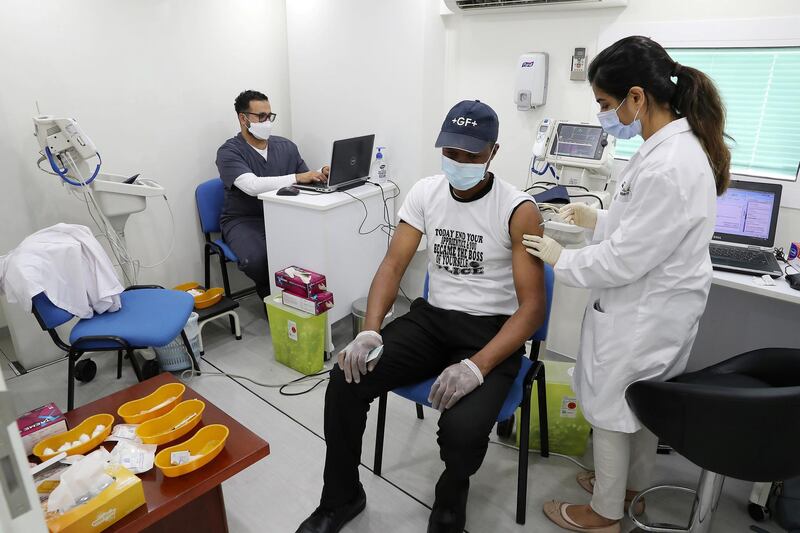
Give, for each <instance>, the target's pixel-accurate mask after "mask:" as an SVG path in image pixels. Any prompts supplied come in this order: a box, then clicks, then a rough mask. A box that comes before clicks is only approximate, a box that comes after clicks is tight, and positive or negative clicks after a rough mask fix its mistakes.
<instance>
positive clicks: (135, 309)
mask: <svg viewBox="0 0 800 533" xmlns="http://www.w3.org/2000/svg"><path fill="white" fill-rule="evenodd" d="M120 299H121V300H122V308H121V309H120V310H119V311H116V312H113V313H103V314H102V315H95V316H93V317H92V318H86V319H82V320H80V321H79V322H78V323H77V324H75V326H74V327H73V328H72V331H71V332H70V335H69V344H67V343H65V342H64V341H62V340H61V338H60V337H59V336H58V333H57V332H56V328H57V327H58V326H60V325H62V324H64V323H66V322H68V321H70V320H72V319H73V318H74V315H73V314H72V313H70V312H69V311H65V310H64V309H61V308H60V307H57V306H56V305H55V304H53V302H51V301H50V299H49V298H48V297H47V295H46V294H45V293H43V292H40V293H39V294H37V295H36V296H34V297H33V299H32V303H33V309H32V310H33V314H34V316H35V317H36V320H37V321H38V322H39V325H40V326H41V327H42V329H43V330H45V331H47V332H48V333H49V334H50V337H51V338H52V339H53V342H55V343H56V346H58V347H59V348H61V349H62V350H64V351H66V352H67V358H68V360H69V366H68V370H67V387H68V389H67V410H68V411H71V410H72V408H73V407H74V401H75V367H76V363H78V359H80V358H81V356H82V355H83V354H84V353H86V352H105V351H113V350H117V379H119V378H120V377H121V376H122V352H123V351H125V352H126V353H127V356H128V358H129V359H130V361H131V365H132V366H133V370H134V372H135V373H136V379H138V380H139V381H142V371H141V369H140V368H139V366H138V365H137V363H136V360H135V358H134V355H133V350H134V349H136V348H148V347H151V346H165V345H167V344H169V343H170V342H171V341H172V340H173V339H174V338H176V337H177V336H178V335H179V334H180V336H181V338H182V339H183V344H184V346H186V350H187V351H188V352H189V356H190V357H191V358H192V363H193V364H194V368H200V367H199V366H198V364H197V359H195V357H194V353H193V352H192V346H191V344H190V343H189V339H188V338H187V337H186V333H185V332H184V331H183V328H184V326H185V325H186V321H187V320H188V319H189V315H190V314H191V313H192V309H193V308H194V298H192V296H191V295H190V294H188V293H186V292H183V291H171V290H165V289H163V288H161V287H158V286H156V285H148V286H133V287H129V288H127V289H125V292H123V293H122V294H120ZM86 362H88V361H81V363H86ZM95 368H96V367H95ZM92 377H94V372H91V377H89V379H84V381H91V378H92Z"/></svg>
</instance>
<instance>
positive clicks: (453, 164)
mask: <svg viewBox="0 0 800 533" xmlns="http://www.w3.org/2000/svg"><path fill="white" fill-rule="evenodd" d="M488 165H489V162H488V161H487V162H486V163H459V162H458V161H453V160H452V159H450V158H449V157H447V156H445V155H442V171H443V172H444V175H445V177H446V178H447V181H449V182H450V185H452V186H453V188H454V189H456V190H457V191H467V190H469V189H471V188H473V187H474V186H476V185H477V184H478V183H480V182H481V180H483V178H484V177H485V176H486V169H487V167H488Z"/></svg>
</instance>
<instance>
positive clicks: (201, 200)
mask: <svg viewBox="0 0 800 533" xmlns="http://www.w3.org/2000/svg"><path fill="white" fill-rule="evenodd" d="M194 198H195V202H196V203H197V214H198V215H199V216H200V228H201V229H202V230H203V236H204V237H205V239H206V242H205V247H204V252H203V262H204V265H205V285H204V286H205V287H206V288H208V287H210V286H211V256H212V255H216V256H217V257H219V268H220V271H221V272H222V287H223V288H224V289H225V295H226V296H229V297H230V298H234V299H238V298H242V297H244V296H248V295H250V294H253V293H254V292H255V291H256V288H255V285H254V286H252V287H248V288H246V289H242V290H240V291H236V292H235V293H232V292H231V284H230V281H229V280H228V266H227V264H228V263H229V262H231V263H238V262H239V258H238V257H236V254H235V253H233V250H231V248H230V246H228V245H227V244H226V243H225V240H224V239H223V238H222V235H220V238H219V239H214V238H212V234H213V233H220V234H221V232H222V230H221V229H220V227H219V217H220V215H221V214H222V204H223V202H224V200H225V186H224V185H223V184H222V180H221V179H219V178H213V179H210V180H208V181H205V182H203V183H201V184H200V185H198V186H197V189H195V191H194ZM231 320H233V319H231ZM231 328H233V322H231Z"/></svg>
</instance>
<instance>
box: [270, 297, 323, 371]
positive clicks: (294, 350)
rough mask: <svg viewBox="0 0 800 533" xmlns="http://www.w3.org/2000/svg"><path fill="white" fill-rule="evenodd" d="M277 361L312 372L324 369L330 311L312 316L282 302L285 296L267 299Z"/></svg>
mask: <svg viewBox="0 0 800 533" xmlns="http://www.w3.org/2000/svg"><path fill="white" fill-rule="evenodd" d="M264 303H265V304H266V306H267V316H268V317H269V331H270V334H271V335H272V347H273V349H274V350H275V360H276V361H278V362H279V363H282V364H284V365H286V366H288V367H289V368H293V369H295V370H297V371H298V372H300V373H302V374H305V375H309V374H316V373H317V372H319V371H320V370H322V365H323V362H324V359H325V329H326V325H327V320H328V313H322V314H320V315H316V316H315V315H310V314H308V313H304V312H303V311H300V310H298V309H293V308H291V307H288V306H286V305H283V303H282V302H281V295H280V294H279V295H277V296H267V297H266V298H264Z"/></svg>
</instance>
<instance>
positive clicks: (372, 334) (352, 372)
mask: <svg viewBox="0 0 800 533" xmlns="http://www.w3.org/2000/svg"><path fill="white" fill-rule="evenodd" d="M382 344H383V337H381V336H380V334H378V332H376V331H362V332H361V333H359V334H358V335H357V336H356V338H355V339H353V341H352V342H351V343H350V344H348V345H347V346H346V347H345V349H344V350H342V351H341V352H339V356H338V362H339V368H341V369H342V370H344V379H345V380H346V381H347V382H348V383H352V382H353V381H355V382H356V383H359V382H360V381H361V376H362V375H364V376H365V375H366V374H367V372H372V370H373V369H374V368H375V365H377V364H378V359H380V356H378V357H377V358H375V359H373V360H372V361H370V362H369V363H367V355H369V352H371V351H372V350H373V349H374V348H377V347H378V346H380V345H382Z"/></svg>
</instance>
